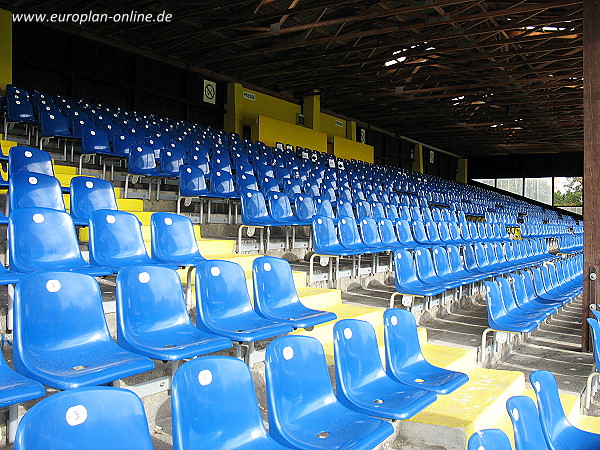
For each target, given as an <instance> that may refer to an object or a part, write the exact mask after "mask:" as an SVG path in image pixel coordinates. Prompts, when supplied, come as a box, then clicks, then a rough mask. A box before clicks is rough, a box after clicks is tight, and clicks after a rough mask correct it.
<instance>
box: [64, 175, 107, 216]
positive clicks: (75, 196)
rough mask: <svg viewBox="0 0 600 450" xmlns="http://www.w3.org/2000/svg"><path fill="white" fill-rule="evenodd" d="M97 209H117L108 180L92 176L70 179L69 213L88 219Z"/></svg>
mask: <svg viewBox="0 0 600 450" xmlns="http://www.w3.org/2000/svg"><path fill="white" fill-rule="evenodd" d="M97 209H119V208H118V206H117V199H116V197H115V190H114V188H113V185H112V183H111V182H110V181H107V180H102V179H100V178H93V177H73V178H72V179H71V215H72V216H73V217H75V218H77V219H89V217H90V214H91V213H92V211H96V210H97Z"/></svg>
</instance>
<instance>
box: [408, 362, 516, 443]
mask: <svg viewBox="0 0 600 450" xmlns="http://www.w3.org/2000/svg"><path fill="white" fill-rule="evenodd" d="M432 362H433V361H432ZM468 374H469V378H470V380H469V382H468V383H467V384H465V385H463V386H461V387H460V388H458V389H457V390H456V391H454V392H452V393H450V394H448V395H440V396H438V399H437V401H436V402H435V403H433V404H431V405H430V406H428V407H427V408H425V409H424V410H423V411H421V412H420V413H418V414H417V415H415V416H414V417H412V418H411V419H408V420H406V421H403V422H401V423H400V424H399V425H398V430H399V435H400V436H401V438H402V439H405V440H406V441H407V442H408V443H410V445H412V446H414V447H417V448H418V447H419V446H420V447H421V448H435V447H436V446H439V448H453V449H454V448H456V449H457V448H466V444H467V442H468V439H469V437H470V436H471V435H472V434H473V433H474V432H475V431H477V430H482V429H485V428H490V427H493V426H494V425H495V423H496V422H497V421H498V417H499V416H500V415H501V414H503V413H504V411H505V410H506V407H505V405H506V400H508V399H509V398H510V397H512V396H514V395H520V394H521V393H522V392H524V390H525V377H524V375H523V373H522V372H516V371H508V370H493V369H483V368H476V369H473V370H471V371H470V372H469V373H468Z"/></svg>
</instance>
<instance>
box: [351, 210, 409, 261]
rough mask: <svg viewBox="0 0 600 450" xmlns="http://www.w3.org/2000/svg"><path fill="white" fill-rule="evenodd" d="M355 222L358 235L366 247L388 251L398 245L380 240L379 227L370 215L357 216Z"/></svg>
mask: <svg viewBox="0 0 600 450" xmlns="http://www.w3.org/2000/svg"><path fill="white" fill-rule="evenodd" d="M379 219H381V217H380V218H379ZM350 220H354V219H350ZM357 223H358V229H359V232H360V237H361V239H362V241H363V242H364V244H365V245H366V246H367V247H370V248H372V249H374V250H375V251H378V252H389V251H393V250H394V249H395V248H397V247H398V246H397V245H396V246H394V245H389V244H388V243H387V242H383V241H382V240H381V234H379V227H378V226H377V222H375V219H373V218H371V217H359V219H358V221H357Z"/></svg>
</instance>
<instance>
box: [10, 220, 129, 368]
mask: <svg viewBox="0 0 600 450" xmlns="http://www.w3.org/2000/svg"><path fill="white" fill-rule="evenodd" d="M21 211H22V210H21ZM14 315H15V317H14V321H15V328H14V330H15V341H14V350H13V358H14V365H15V369H16V370H17V371H18V372H19V373H22V374H24V375H26V376H32V375H31V372H32V371H33V372H34V373H36V374H38V375H39V372H42V374H43V368H42V370H40V369H39V368H35V367H32V360H39V359H42V360H43V359H44V355H46V357H47V358H48V359H50V360H51V359H52V358H59V360H60V358H63V359H66V358H68V357H71V360H73V361H74V362H76V361H77V357H76V356H74V355H80V356H82V358H80V359H83V360H86V359H90V358H92V359H93V356H92V355H93V353H91V354H90V353H88V352H93V350H94V348H97V346H102V345H105V344H110V345H114V347H117V346H116V344H115V342H114V341H113V340H112V338H111V336H110V333H109V330H108V325H107V324H106V320H105V318H104V310H103V309H102V294H101V292H100V286H99V285H98V282H97V281H96V280H95V279H94V278H93V277H91V276H89V275H83V274H79V273H73V272H52V271H45V272H38V273H34V274H31V275H30V276H28V277H26V278H24V279H23V280H21V281H20V282H19V283H18V284H17V287H16V288H15V306H14ZM117 348H118V347H117ZM67 361H68V360H67ZM73 370H77V369H73Z"/></svg>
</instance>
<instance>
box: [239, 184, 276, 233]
mask: <svg viewBox="0 0 600 450" xmlns="http://www.w3.org/2000/svg"><path fill="white" fill-rule="evenodd" d="M241 204H242V223H243V224H244V225H249V226H264V227H268V226H273V225H276V223H275V221H274V220H273V218H272V217H271V215H270V214H269V211H268V209H267V202H266V201H265V197H264V195H263V193H262V192H260V191H254V190H251V189H248V190H246V191H244V192H242V195H241Z"/></svg>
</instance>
